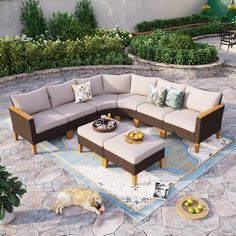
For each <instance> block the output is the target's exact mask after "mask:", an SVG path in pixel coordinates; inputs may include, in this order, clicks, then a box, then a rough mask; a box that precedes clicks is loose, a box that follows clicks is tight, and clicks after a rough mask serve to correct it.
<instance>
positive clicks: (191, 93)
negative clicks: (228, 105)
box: [184, 85, 222, 112]
mask: <svg viewBox="0 0 236 236" xmlns="http://www.w3.org/2000/svg"><path fill="white" fill-rule="evenodd" d="M221 96H222V94H221V93H218V92H211V91H206V90H203V89H198V88H195V87H193V86H190V85H188V86H187V87H186V90H185V95H184V107H186V108H188V109H192V110H195V111H199V112H204V111H207V110H208V109H210V108H212V107H213V106H216V105H218V104H219V102H220V99H221Z"/></svg>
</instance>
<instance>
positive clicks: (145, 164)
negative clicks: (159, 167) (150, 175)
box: [103, 149, 165, 175]
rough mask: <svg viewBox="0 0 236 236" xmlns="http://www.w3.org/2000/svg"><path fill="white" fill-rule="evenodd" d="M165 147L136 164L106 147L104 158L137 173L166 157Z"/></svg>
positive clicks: (134, 173)
mask: <svg viewBox="0 0 236 236" xmlns="http://www.w3.org/2000/svg"><path fill="white" fill-rule="evenodd" d="M164 155H165V149H162V150H160V151H159V152H156V153H154V154H153V155H151V156H149V157H147V158H146V159H144V160H143V161H141V162H139V163H138V164H136V165H134V164H131V163H130V162H128V161H126V160H124V159H123V158H120V157H119V156H117V155H115V154H113V153H111V152H109V151H107V150H106V149H104V156H103V157H104V158H105V159H107V160H108V161H111V162H112V163H113V164H115V165H117V166H119V167H121V168H122V169H124V170H126V171H127V172H129V173H130V174H132V175H137V174H138V173H140V172H141V171H143V170H145V169H146V168H147V167H149V166H151V165H153V164H154V163H156V162H158V161H161V160H162V159H163V158H164Z"/></svg>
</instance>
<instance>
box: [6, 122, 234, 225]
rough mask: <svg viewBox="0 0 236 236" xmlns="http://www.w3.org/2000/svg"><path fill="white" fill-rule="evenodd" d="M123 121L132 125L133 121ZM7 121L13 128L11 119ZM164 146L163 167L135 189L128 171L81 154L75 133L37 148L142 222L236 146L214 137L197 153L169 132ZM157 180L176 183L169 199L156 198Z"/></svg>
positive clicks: (145, 129) (144, 176)
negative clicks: (72, 136) (104, 166)
mask: <svg viewBox="0 0 236 236" xmlns="http://www.w3.org/2000/svg"><path fill="white" fill-rule="evenodd" d="M124 122H126V123H128V124H129V125H130V128H133V126H132V123H131V121H128V120H125V121H124ZM4 123H5V126H8V128H9V127H10V125H9V120H7V121H6V120H5V122H4ZM140 129H141V130H142V131H143V132H144V133H146V134H151V135H158V134H157V132H156V128H152V127H149V126H146V125H142V126H141V127H140ZM158 137H159V136H158ZM165 147H166V149H165V158H164V168H162V169H160V168H159V164H158V163H157V164H154V165H152V166H151V167H149V168H148V169H146V170H145V171H143V172H141V173H140V174H139V177H138V185H137V187H135V188H134V187H133V186H131V177H130V174H129V173H127V172H126V171H124V170H122V169H121V168H119V167H117V166H115V165H113V164H111V165H109V168H108V169H104V168H103V167H102V166H101V160H100V157H99V156H98V155H96V154H95V153H93V152H90V151H89V150H86V149H85V152H83V153H79V152H78V151H77V136H76V133H75V135H74V138H73V139H72V140H67V139H65V137H59V138H57V139H54V140H50V141H45V142H42V143H40V144H39V145H38V151H39V152H41V154H43V155H44V156H46V157H47V158H49V159H51V160H52V161H54V162H55V163H57V164H58V165H60V166H61V167H63V168H64V169H65V170H67V171H68V172H70V173H71V174H72V175H73V176H74V177H75V178H77V179H79V180H81V181H82V182H83V183H84V184H85V185H86V186H88V187H90V188H92V189H94V190H96V191H98V192H99V193H100V194H101V195H102V196H103V198H106V199H108V200H109V201H111V202H112V203H113V204H115V205H116V206H118V207H119V208H120V209H122V210H123V211H124V212H126V213H127V214H128V215H130V216H131V217H133V218H134V219H136V220H137V221H141V220H143V219H144V218H145V217H147V216H148V215H150V214H151V213H152V212H153V211H155V210H156V209H157V208H159V207H160V206H162V205H163V204H164V203H165V202H166V201H168V199H170V198H171V197H173V196H174V195H175V194H176V193H178V192H179V191H181V190H182V189H183V188H184V187H186V186H187V185H189V184H190V183H191V182H192V181H193V180H194V179H196V178H198V177H199V176H200V175H201V174H202V173H203V172H205V171H206V170H208V169H209V168H210V167H211V166H213V165H215V164H216V163H217V162H218V161H219V160H221V159H222V158H224V157H225V156H226V155H228V154H229V153H230V152H231V151H232V150H234V149H236V141H235V140H232V139H230V138H226V137H222V138H221V139H216V138H215V137H214V136H212V137H210V138H209V139H207V140H206V141H205V142H203V143H202V144H201V149H200V153H199V154H195V153H194V147H193V145H192V143H190V142H188V141H186V140H183V139H181V138H178V137H177V136H175V135H172V134H169V135H168V137H167V138H166V139H165ZM156 182H172V183H174V184H173V186H172V187H171V189H170V191H169V195H168V199H167V200H160V199H156V198H154V197H153V193H154V187H155V183H156Z"/></svg>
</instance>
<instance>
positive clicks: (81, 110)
mask: <svg viewBox="0 0 236 236" xmlns="http://www.w3.org/2000/svg"><path fill="white" fill-rule="evenodd" d="M54 110H55V111H57V112H59V113H61V114H63V115H64V116H66V117H67V118H68V119H69V121H73V120H76V119H78V118H81V117H83V116H87V115H89V114H93V113H95V112H96V107H95V106H93V105H91V104H87V103H85V102H84V103H74V102H71V103H67V104H64V105H61V106H59V107H56V108H54Z"/></svg>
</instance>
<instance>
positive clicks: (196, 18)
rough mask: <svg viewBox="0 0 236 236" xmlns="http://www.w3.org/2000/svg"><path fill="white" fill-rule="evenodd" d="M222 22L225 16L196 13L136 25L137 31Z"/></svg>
mask: <svg viewBox="0 0 236 236" xmlns="http://www.w3.org/2000/svg"><path fill="white" fill-rule="evenodd" d="M214 21H217V22H221V21H225V18H223V17H210V16H204V15H201V14H195V15H192V16H186V17H179V18H172V19H158V20H154V21H143V22H141V23H139V24H137V25H136V27H135V28H136V31H138V32H145V31H151V30H155V29H164V28H170V27H176V26H181V25H187V24H196V23H208V22H214Z"/></svg>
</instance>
